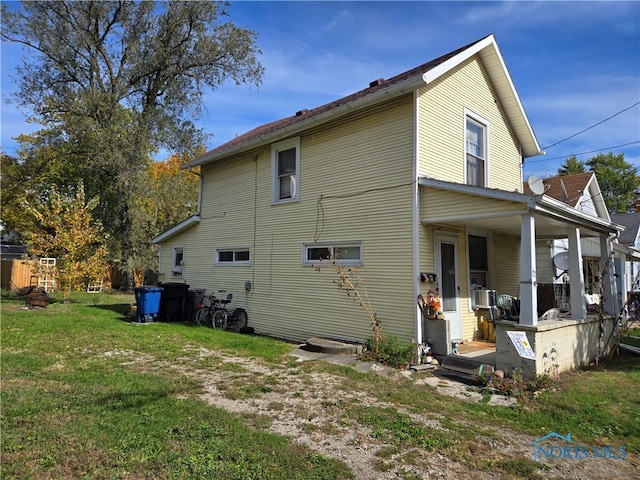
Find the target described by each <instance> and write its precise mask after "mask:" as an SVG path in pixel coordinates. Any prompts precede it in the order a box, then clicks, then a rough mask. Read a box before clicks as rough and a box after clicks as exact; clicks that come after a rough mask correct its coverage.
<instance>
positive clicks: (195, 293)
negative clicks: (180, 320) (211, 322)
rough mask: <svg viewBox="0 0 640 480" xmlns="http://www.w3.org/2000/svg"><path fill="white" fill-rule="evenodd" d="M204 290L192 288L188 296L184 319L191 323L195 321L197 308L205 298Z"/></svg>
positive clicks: (185, 303)
mask: <svg viewBox="0 0 640 480" xmlns="http://www.w3.org/2000/svg"><path fill="white" fill-rule="evenodd" d="M204 294H205V289H204V288H191V289H189V292H188V294H187V300H186V301H185V302H184V318H185V320H188V321H190V322H193V321H194V320H195V316H196V307H197V306H198V304H199V303H200V302H201V301H202V298H203V297H204Z"/></svg>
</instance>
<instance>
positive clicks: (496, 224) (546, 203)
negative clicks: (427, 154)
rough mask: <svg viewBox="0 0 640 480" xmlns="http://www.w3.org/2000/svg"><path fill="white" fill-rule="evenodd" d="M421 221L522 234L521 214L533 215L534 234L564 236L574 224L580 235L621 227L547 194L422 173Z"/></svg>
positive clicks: (611, 232) (584, 235) (599, 233)
mask: <svg viewBox="0 0 640 480" xmlns="http://www.w3.org/2000/svg"><path fill="white" fill-rule="evenodd" d="M419 183H420V185H421V186H422V187H423V188H422V190H421V203H422V209H421V211H422V223H423V224H454V225H462V226H466V227H471V228H477V229H483V230H489V231H493V232H497V233H501V234H504V235H511V236H514V237H520V236H521V228H522V217H523V215H533V216H534V219H535V234H536V238H541V239H554V238H564V237H566V236H567V233H568V232H570V231H571V230H572V229H574V228H578V230H579V231H580V236H581V237H594V236H596V237H597V236H600V235H611V234H613V233H616V232H618V231H619V230H620V229H621V228H622V227H620V226H619V225H614V224H612V223H611V222H610V221H608V220H607V219H602V218H598V217H593V216H590V215H587V214H585V213H584V212H581V211H579V210H576V209H575V208H573V207H571V206H570V205H567V204H565V203H562V202H560V201H558V200H555V199H553V198H551V197H548V196H547V195H527V194H523V193H520V192H507V191H503V190H497V189H490V188H483V187H476V186H471V185H462V184H457V183H451V182H445V181H442V180H436V179H432V178H427V177H422V178H420V180H419Z"/></svg>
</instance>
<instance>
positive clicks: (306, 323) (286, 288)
mask: <svg viewBox="0 0 640 480" xmlns="http://www.w3.org/2000/svg"><path fill="white" fill-rule="evenodd" d="M411 100H412V97H411V96H407V97H405V98H403V99H402V100H400V101H394V102H392V103H389V104H387V105H385V106H383V107H382V108H377V109H376V111H374V112H372V114H371V115H367V116H364V115H358V116H354V117H352V118H351V119H349V121H341V122H340V124H336V125H334V126H333V128H331V127H327V126H323V128H322V129H317V130H316V131H313V130H311V131H309V132H306V133H305V134H303V135H301V137H300V145H301V161H300V186H299V188H300V200H299V201H296V202H289V203H285V204H272V203H271V147H270V145H267V146H265V147H264V148H261V149H257V150H255V151H252V152H249V153H247V154H243V155H241V156H237V157H234V158H229V159H226V160H225V161H224V162H219V163H216V164H214V165H209V166H207V167H205V168H204V169H203V175H204V177H203V180H204V182H203V183H204V185H203V197H202V206H201V223H200V224H199V225H196V226H194V227H193V228H191V229H189V230H188V231H187V232H184V234H182V235H178V236H176V237H174V238H171V239H170V240H168V241H167V242H165V243H164V244H163V250H162V257H163V259H162V265H163V266H164V265H166V264H167V262H170V259H166V260H165V257H166V256H167V255H170V248H171V247H170V245H172V244H173V243H178V242H179V243H182V244H184V245H185V265H186V266H185V271H184V276H185V281H186V282H187V283H189V284H190V285H191V287H198V288H207V290H208V291H209V292H211V291H213V290H217V289H221V288H224V289H226V290H228V291H230V292H232V293H233V294H234V303H232V304H231V305H232V306H233V305H234V304H235V305H236V306H242V307H244V308H246V309H247V310H248V312H249V323H250V325H251V326H253V327H254V328H255V329H256V332H258V333H268V334H269V335H274V336H278V337H282V338H287V339H291V340H295V341H303V340H305V339H306V338H309V337H310V336H315V335H320V336H332V337H338V338H344V339H349V340H357V341H364V340H366V339H367V338H368V337H369V336H370V335H371V328H370V323H369V319H368V318H367V317H366V315H365V314H364V312H363V311H362V310H361V308H360V307H359V306H358V305H357V304H354V302H353V299H352V298H349V297H347V295H346V294H345V293H344V292H341V291H339V289H338V288H337V286H336V285H335V283H334V280H337V279H338V276H337V275H336V274H335V273H334V272H332V271H331V269H330V268H329V266H326V267H322V268H321V271H320V272H318V271H316V269H314V268H313V267H312V266H309V265H303V244H304V243H311V242H314V240H317V241H318V242H338V241H362V242H363V262H364V263H363V266H362V267H360V269H359V270H360V272H361V275H362V279H363V284H362V285H361V286H363V287H365V288H366V290H367V292H368V294H369V298H370V300H371V304H372V306H373V309H374V310H375V311H376V313H377V314H378V315H379V317H380V319H381V321H382V325H383V330H384V331H385V332H388V333H390V334H394V335H398V336H400V337H402V338H404V339H405V340H411V338H412V336H413V334H414V321H415V316H414V312H415V299H414V298H413V297H414V293H413V292H414V290H413V276H412V272H413V268H412V265H413V263H412V262H413V258H412V252H413V249H412V209H411V204H412V198H413V194H414V188H415V186H414V184H413V178H412V176H411V175H412V160H413V157H412V155H413V141H414V140H413V131H412V118H413V104H412V101H411ZM237 246H250V247H251V266H234V265H225V266H220V265H215V249H216V248H217V247H237ZM195 251H197V252H198V253H197V254H194V253H193V252H195ZM192 255H193V256H192ZM192 262H194V263H195V265H193V267H192ZM163 268H166V267H163ZM247 280H248V281H251V282H252V287H253V289H252V291H251V292H249V293H246V294H245V292H244V284H245V281H247ZM165 281H166V280H165ZM336 332H339V333H338V334H336Z"/></svg>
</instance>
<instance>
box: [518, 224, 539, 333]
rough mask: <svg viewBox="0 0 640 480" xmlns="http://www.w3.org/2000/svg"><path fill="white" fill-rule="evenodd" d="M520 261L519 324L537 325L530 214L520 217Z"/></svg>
mask: <svg viewBox="0 0 640 480" xmlns="http://www.w3.org/2000/svg"><path fill="white" fill-rule="evenodd" d="M520 261H521V267H520V323H521V324H523V325H537V324H538V291H537V288H538V284H537V282H536V222H535V219H534V218H533V214H530V213H529V214H526V215H522V219H521V226H520Z"/></svg>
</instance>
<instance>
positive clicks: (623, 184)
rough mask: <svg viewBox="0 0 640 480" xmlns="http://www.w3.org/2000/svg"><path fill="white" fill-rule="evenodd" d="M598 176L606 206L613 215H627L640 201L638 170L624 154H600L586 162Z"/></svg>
mask: <svg viewBox="0 0 640 480" xmlns="http://www.w3.org/2000/svg"><path fill="white" fill-rule="evenodd" d="M586 165H587V166H588V167H589V170H591V171H592V172H594V173H595V174H596V178H597V179H598V184H599V185H600V189H601V190H602V196H603V198H604V201H605V204H606V205H607V208H608V209H609V212H611V213H626V212H631V211H633V207H634V205H635V204H636V202H637V201H638V199H640V192H639V187H640V180H639V179H638V168H637V167H634V166H633V165H631V164H629V163H627V162H626V161H625V159H624V154H623V153H618V154H614V153H612V152H609V153H606V154H605V153H599V154H598V155H596V156H595V157H591V158H590V159H589V160H587V161H586Z"/></svg>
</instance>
